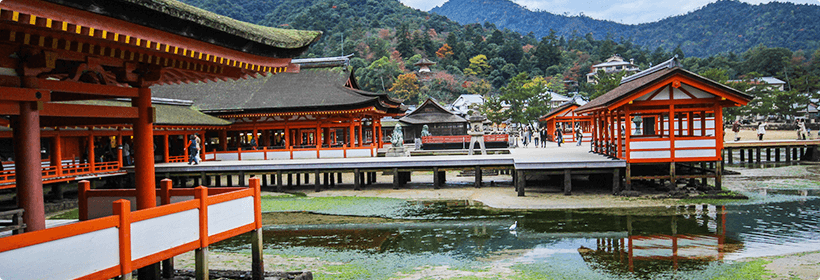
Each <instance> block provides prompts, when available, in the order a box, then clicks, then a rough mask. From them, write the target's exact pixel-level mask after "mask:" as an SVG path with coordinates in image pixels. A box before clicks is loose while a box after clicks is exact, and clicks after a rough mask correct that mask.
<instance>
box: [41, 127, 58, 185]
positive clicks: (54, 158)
mask: <svg viewBox="0 0 820 280" xmlns="http://www.w3.org/2000/svg"><path fill="white" fill-rule="evenodd" d="M56 131H57V135H56V136H54V139H52V140H53V141H54V142H53V143H51V166H54V168H55V170H56V171H57V176H60V175H62V173H63V147H62V143H61V142H62V137H60V130H56ZM41 176H42V175H41Z"/></svg>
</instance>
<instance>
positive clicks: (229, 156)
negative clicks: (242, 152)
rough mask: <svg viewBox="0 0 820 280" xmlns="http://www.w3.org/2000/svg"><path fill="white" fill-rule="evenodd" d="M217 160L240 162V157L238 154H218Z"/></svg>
mask: <svg viewBox="0 0 820 280" xmlns="http://www.w3.org/2000/svg"><path fill="white" fill-rule="evenodd" d="M216 160H239V156H238V155H237V154H236V153H224V154H222V153H219V154H216Z"/></svg>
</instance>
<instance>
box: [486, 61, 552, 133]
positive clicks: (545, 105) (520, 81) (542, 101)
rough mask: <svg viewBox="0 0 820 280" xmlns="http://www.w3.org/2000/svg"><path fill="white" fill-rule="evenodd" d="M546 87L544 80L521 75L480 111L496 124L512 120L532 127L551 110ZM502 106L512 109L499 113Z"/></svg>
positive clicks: (490, 99)
mask: <svg viewBox="0 0 820 280" xmlns="http://www.w3.org/2000/svg"><path fill="white" fill-rule="evenodd" d="M545 87H546V83H545V81H544V79H543V78H536V79H529V77H528V75H527V73H520V74H518V75H516V76H515V77H513V78H512V79H510V81H509V83H507V86H505V87H502V88H501V90H500V91H501V94H500V95H498V96H496V97H491V98H488V100H487V101H486V102H485V103H484V106H482V107H481V108H480V109H479V110H480V111H481V112H482V113H484V114H485V115H487V117H488V118H490V120H492V121H494V122H501V121H505V120H510V121H511V122H513V123H519V124H527V125H532V124H533V123H535V122H538V118H539V117H541V116H542V115H544V114H546V113H547V112H548V111H549V110H550V106H549V101H550V95H548V94H544V89H545ZM502 104H508V105H509V106H510V108H509V109H508V110H504V111H499V110H500V108H501V105H502Z"/></svg>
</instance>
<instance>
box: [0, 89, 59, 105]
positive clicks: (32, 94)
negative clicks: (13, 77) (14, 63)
mask: <svg viewBox="0 0 820 280" xmlns="http://www.w3.org/2000/svg"><path fill="white" fill-rule="evenodd" d="M0 101H43V102H48V101H51V91H48V90H41V89H30V88H14V87H0Z"/></svg>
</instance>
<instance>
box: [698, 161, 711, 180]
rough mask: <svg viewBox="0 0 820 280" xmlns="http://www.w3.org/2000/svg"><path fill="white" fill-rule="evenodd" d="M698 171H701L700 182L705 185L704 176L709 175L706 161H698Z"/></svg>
mask: <svg viewBox="0 0 820 280" xmlns="http://www.w3.org/2000/svg"><path fill="white" fill-rule="evenodd" d="M700 171H701V174H703V178H701V179H700V180H701V181H700V184H701V185H703V186H706V183H707V178H706V176H708V175H709V171H708V170H707V168H706V162H703V161H702V162H700Z"/></svg>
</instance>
